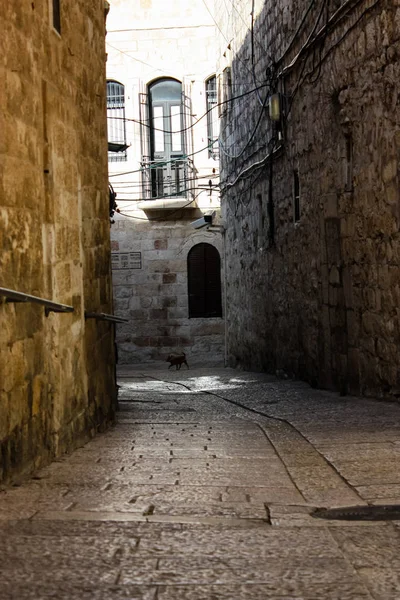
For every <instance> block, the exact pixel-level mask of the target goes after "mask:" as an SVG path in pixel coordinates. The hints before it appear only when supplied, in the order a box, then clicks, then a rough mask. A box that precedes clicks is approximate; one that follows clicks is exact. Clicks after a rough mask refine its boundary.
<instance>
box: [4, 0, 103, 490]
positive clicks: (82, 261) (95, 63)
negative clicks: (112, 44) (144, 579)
mask: <svg viewBox="0 0 400 600" xmlns="http://www.w3.org/2000/svg"><path fill="white" fill-rule="evenodd" d="M51 5H52V3H51V2H50V3H48V2H39V3H38V2H32V3H31V2H29V3H26V2H22V1H20V0H17V1H15V2H6V3H2V5H1V7H0V24H1V29H2V38H1V42H0V44H1V56H2V62H1V66H0V72H1V79H2V82H3V85H2V93H1V94H0V119H1V123H0V130H1V135H0V165H1V166H0V240H1V247H2V252H1V254H0V286H2V287H6V288H10V289H13V290H17V291H20V292H25V293H28V294H32V295H36V296H39V297H42V298H48V299H52V300H54V301H55V302H60V303H63V304H68V305H72V306H73V307H74V312H73V313H70V314H61V313H53V312H52V313H50V314H49V315H48V316H46V315H45V311H44V308H43V307H42V306H39V305H37V304H30V303H26V304H25V303H23V304H15V303H6V302H5V299H4V298H3V297H1V298H0V480H1V479H9V478H10V477H13V476H16V474H17V473H21V472H29V471H31V470H32V469H34V468H36V467H38V466H40V465H41V464H43V463H45V462H47V461H49V460H51V458H53V457H55V456H57V455H59V454H60V453H62V452H64V451H67V450H70V449H71V448H72V447H74V445H76V444H77V443H79V442H80V441H82V440H84V439H86V438H88V437H89V436H91V435H93V434H94V433H95V432H96V431H97V430H98V429H99V428H103V427H105V426H106V424H107V423H108V422H110V421H111V420H112V419H113V414H114V405H115V383H114V342H113V332H112V326H110V324H107V323H96V322H94V321H93V320H87V321H85V318H84V311H85V309H86V310H89V311H95V312H101V311H104V312H112V289H111V277H110V243H109V215H108V212H109V207H108V190H107V141H106V114H105V48H104V35H105V16H104V1H103V0H74V1H73V2H64V1H63V0H61V2H60V6H61V32H57V31H56V30H55V29H54V27H53V19H52V14H51V11H50V8H51Z"/></svg>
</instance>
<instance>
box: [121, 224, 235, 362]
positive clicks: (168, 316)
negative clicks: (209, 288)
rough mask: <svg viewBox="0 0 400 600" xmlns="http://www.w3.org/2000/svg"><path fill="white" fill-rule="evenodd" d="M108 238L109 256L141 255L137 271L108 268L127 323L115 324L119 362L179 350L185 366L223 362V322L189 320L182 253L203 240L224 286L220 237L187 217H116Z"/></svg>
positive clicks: (163, 356)
mask: <svg viewBox="0 0 400 600" xmlns="http://www.w3.org/2000/svg"><path fill="white" fill-rule="evenodd" d="M192 220H193V217H192ZM111 235H112V241H111V249H112V252H113V253H115V254H118V253H119V254H126V253H130V252H136V253H138V252H140V253H141V263H140V265H141V266H140V268H134V269H119V268H115V267H114V268H113V285H114V297H115V300H114V301H115V312H116V314H119V315H121V316H124V317H125V318H128V319H129V323H127V324H121V325H118V326H117V344H118V361H119V363H121V364H124V363H139V362H146V361H153V360H165V359H166V357H167V356H168V355H169V354H170V353H171V352H181V351H183V352H185V354H186V355H187V359H188V362H189V365H190V366H192V365H195V364H197V365H198V366H200V365H203V364H207V365H209V364H223V356H224V321H223V319H222V318H220V317H218V318H191V319H189V311H188V287H187V255H188V253H189V251H190V249H191V248H192V247H193V246H194V245H196V244H200V243H203V242H205V243H208V244H211V245H213V246H215V248H217V250H218V252H219V254H220V257H221V263H222V273H221V282H222V284H223V281H224V271H223V260H222V259H223V248H222V243H221V236H220V234H219V233H211V232H203V231H202V230H199V231H195V230H193V228H191V227H190V221H189V220H188V219H187V218H186V219H184V218H181V219H177V220H169V221H161V222H160V223H159V224H155V223H148V222H142V223H139V224H138V223H135V224H134V225H133V224H132V222H131V221H129V220H128V219H123V218H121V217H120V218H118V217H117V220H116V222H115V224H114V225H113V226H112V233H111ZM135 266H136V267H137V266H138V265H137V264H136V265H135ZM183 368H185V367H183Z"/></svg>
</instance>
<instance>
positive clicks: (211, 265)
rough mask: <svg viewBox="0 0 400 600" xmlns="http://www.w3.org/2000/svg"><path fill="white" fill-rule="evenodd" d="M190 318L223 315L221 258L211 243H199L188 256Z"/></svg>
mask: <svg viewBox="0 0 400 600" xmlns="http://www.w3.org/2000/svg"><path fill="white" fill-rule="evenodd" d="M187 269H188V294H189V318H200V317H203V318H210V317H222V300H221V259H220V256H219V252H218V250H217V249H216V248H214V246H211V244H197V245H196V246H194V247H193V248H192V249H191V250H190V252H189V254H188V258H187Z"/></svg>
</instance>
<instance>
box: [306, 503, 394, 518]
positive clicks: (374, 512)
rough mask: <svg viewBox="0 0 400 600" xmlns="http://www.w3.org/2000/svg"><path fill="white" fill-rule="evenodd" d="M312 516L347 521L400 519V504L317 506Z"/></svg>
mask: <svg viewBox="0 0 400 600" xmlns="http://www.w3.org/2000/svg"><path fill="white" fill-rule="evenodd" d="M311 516H312V517H314V518H315V519H329V520H345V521H400V504H381V505H379V506H344V507H341V508H317V509H316V510H315V511H313V512H312V513H311Z"/></svg>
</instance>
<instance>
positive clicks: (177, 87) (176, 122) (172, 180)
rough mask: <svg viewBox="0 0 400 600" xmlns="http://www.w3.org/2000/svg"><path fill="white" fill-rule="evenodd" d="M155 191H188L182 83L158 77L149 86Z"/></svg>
mask: <svg viewBox="0 0 400 600" xmlns="http://www.w3.org/2000/svg"><path fill="white" fill-rule="evenodd" d="M149 109H150V155H151V156H150V158H151V161H152V170H151V195H152V197H153V198H155V197H162V196H168V195H176V196H181V195H185V179H186V177H185V168H186V164H187V161H186V159H183V156H184V154H185V136H184V132H183V129H184V125H183V110H182V84H181V82H180V81H177V80H176V79H170V78H163V79H157V80H156V81H154V82H153V83H152V84H151V85H150V86H149Z"/></svg>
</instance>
